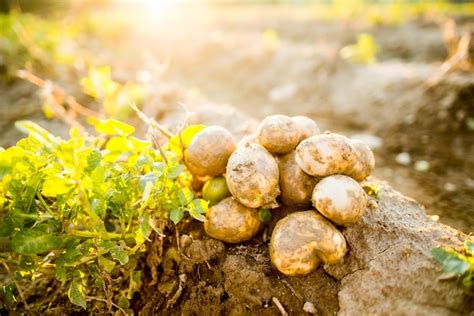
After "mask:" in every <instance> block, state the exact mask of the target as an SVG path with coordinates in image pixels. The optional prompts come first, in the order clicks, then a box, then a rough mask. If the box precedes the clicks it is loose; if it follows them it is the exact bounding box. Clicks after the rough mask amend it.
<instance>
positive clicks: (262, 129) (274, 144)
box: [257, 114, 301, 154]
mask: <svg viewBox="0 0 474 316" xmlns="http://www.w3.org/2000/svg"><path fill="white" fill-rule="evenodd" d="M257 135H258V142H259V143H260V144H261V145H262V146H263V147H265V148H266V149H267V150H268V151H269V152H271V153H273V154H286V153H288V152H290V151H291V150H293V149H294V148H295V147H296V145H298V142H299V140H300V135H301V132H300V129H299V128H298V126H297V125H296V123H295V122H294V121H293V120H292V119H291V118H290V117H289V116H286V115H279V114H278V115H271V116H267V117H266V118H265V119H264V120H263V121H262V122H261V123H260V126H259V127H258V130H257Z"/></svg>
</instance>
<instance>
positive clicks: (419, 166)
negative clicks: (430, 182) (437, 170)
mask: <svg viewBox="0 0 474 316" xmlns="http://www.w3.org/2000/svg"><path fill="white" fill-rule="evenodd" d="M415 170H416V171H420V172H426V171H428V170H430V163H429V162H428V161H426V160H418V161H417V162H415Z"/></svg>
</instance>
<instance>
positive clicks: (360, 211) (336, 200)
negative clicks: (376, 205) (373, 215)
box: [312, 175, 368, 226]
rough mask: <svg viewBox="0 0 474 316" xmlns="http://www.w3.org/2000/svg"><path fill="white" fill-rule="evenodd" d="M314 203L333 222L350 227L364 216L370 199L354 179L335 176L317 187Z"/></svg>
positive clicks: (314, 192) (327, 178) (323, 180)
mask: <svg viewBox="0 0 474 316" xmlns="http://www.w3.org/2000/svg"><path fill="white" fill-rule="evenodd" d="M312 201H313V206H314V207H315V208H316V209H317V210H318V211H319V212H320V213H321V214H322V215H324V217H326V218H327V219H329V220H330V221H331V222H333V223H335V224H337V225H344V226H349V225H351V224H354V223H356V222H357V221H358V220H359V219H360V218H361V217H362V216H363V215H364V212H365V209H366V208H367V203H368V197H367V194H366V193H365V191H364V189H362V187H361V186H360V184H359V183H358V182H357V181H355V180H354V179H352V178H350V177H348V176H343V175H334V176H330V177H326V178H324V179H322V180H321V181H320V182H319V183H318V184H317V185H316V187H315V188H314V191H313V197H312Z"/></svg>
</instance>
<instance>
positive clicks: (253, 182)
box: [226, 144, 280, 208]
mask: <svg viewBox="0 0 474 316" xmlns="http://www.w3.org/2000/svg"><path fill="white" fill-rule="evenodd" d="M226 178H227V186H228V188H229V191H230V193H232V195H233V196H234V198H236V199H237V200H238V201H239V202H240V203H242V204H244V205H245V206H248V207H251V208H259V207H263V206H266V207H269V208H274V207H277V206H278V204H277V202H276V201H275V199H276V198H277V196H278V195H280V188H279V185H278V182H279V181H278V180H279V171H278V164H277V162H276V160H275V158H274V157H273V156H272V155H271V154H270V153H269V152H268V151H267V150H266V149H265V148H263V147H262V146H260V145H258V144H247V145H245V146H242V147H238V148H237V149H236V150H235V151H234V153H233V154H232V155H231V156H230V158H229V162H228V163H227V174H226Z"/></svg>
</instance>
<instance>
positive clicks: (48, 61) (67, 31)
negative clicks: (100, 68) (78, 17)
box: [0, 13, 78, 77]
mask: <svg viewBox="0 0 474 316" xmlns="http://www.w3.org/2000/svg"><path fill="white" fill-rule="evenodd" d="M77 34H78V29H77V28H76V27H75V26H74V25H72V24H68V23H64V22H63V21H61V20H58V19H48V20H46V19H42V18H39V17H36V16H34V15H30V14H17V13H11V14H9V15H6V14H0V55H1V56H2V57H3V58H2V60H1V61H0V63H2V64H3V65H4V67H6V76H7V77H12V76H14V74H15V71H16V70H18V69H21V68H25V67H28V68H31V69H32V70H37V71H42V72H47V71H49V70H51V67H50V66H51V65H54V64H72V63H74V62H75V60H76V55H77V49H76V44H75V42H74V40H73V39H74V38H75V37H76V36H77Z"/></svg>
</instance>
